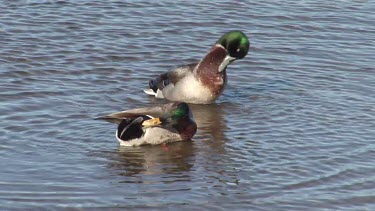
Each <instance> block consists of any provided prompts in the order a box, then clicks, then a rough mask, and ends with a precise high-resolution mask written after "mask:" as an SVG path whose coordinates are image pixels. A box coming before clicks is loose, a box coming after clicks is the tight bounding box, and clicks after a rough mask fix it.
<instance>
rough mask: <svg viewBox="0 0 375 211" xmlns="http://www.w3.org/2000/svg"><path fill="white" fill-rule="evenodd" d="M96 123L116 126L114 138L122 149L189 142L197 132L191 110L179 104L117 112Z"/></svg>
mask: <svg viewBox="0 0 375 211" xmlns="http://www.w3.org/2000/svg"><path fill="white" fill-rule="evenodd" d="M99 119H105V120H107V121H110V122H115V123H118V124H119V125H118V128H117V131H116V137H117V140H118V141H119V142H120V145H123V146H139V145H145V144H151V145H157V144H165V143H169V142H175V141H183V140H190V139H191V138H192V137H193V136H194V134H195V133H196V131H197V124H196V123H195V122H194V120H193V115H192V113H191V110H190V108H189V106H188V104H186V103H183V102H174V103H168V104H165V105H162V106H156V107H146V108H138V109H132V110H127V111H121V112H117V113H113V114H109V115H106V116H103V117H99Z"/></svg>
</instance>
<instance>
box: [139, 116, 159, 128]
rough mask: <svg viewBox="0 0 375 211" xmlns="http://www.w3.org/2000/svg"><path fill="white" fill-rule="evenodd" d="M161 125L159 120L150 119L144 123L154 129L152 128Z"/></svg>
mask: <svg viewBox="0 0 375 211" xmlns="http://www.w3.org/2000/svg"><path fill="white" fill-rule="evenodd" d="M160 124H161V121H160V119H159V118H152V119H148V120H146V121H143V123H142V125H143V126H145V127H152V126H156V125H160Z"/></svg>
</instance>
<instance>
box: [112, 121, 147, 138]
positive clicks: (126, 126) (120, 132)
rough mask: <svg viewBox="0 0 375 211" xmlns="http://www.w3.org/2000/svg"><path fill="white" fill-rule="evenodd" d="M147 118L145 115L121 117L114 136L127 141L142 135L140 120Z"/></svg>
mask: <svg viewBox="0 0 375 211" xmlns="http://www.w3.org/2000/svg"><path fill="white" fill-rule="evenodd" d="M146 119H149V118H148V117H147V116H140V117H137V118H135V119H123V120H122V121H121V122H120V124H119V126H118V128H117V133H116V136H117V138H118V139H120V140H122V141H128V140H132V139H135V138H140V137H142V136H143V134H144V131H143V130H142V122H143V121H145V120H146Z"/></svg>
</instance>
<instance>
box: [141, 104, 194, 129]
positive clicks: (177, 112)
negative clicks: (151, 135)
mask: <svg viewBox="0 0 375 211" xmlns="http://www.w3.org/2000/svg"><path fill="white" fill-rule="evenodd" d="M165 109H166V110H165V113H164V114H163V115H162V116H160V117H158V118H152V119H149V120H147V121H144V122H143V125H144V126H157V125H161V126H176V125H178V124H180V123H181V121H183V120H188V119H190V118H192V113H191V110H190V108H189V106H188V104H187V103H184V102H176V103H169V104H166V105H165Z"/></svg>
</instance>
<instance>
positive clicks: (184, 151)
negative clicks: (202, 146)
mask: <svg viewBox="0 0 375 211" xmlns="http://www.w3.org/2000/svg"><path fill="white" fill-rule="evenodd" d="M194 153H195V145H194V142H192V141H181V142H176V143H171V144H168V145H166V146H163V145H157V146H140V147H121V146H119V148H118V153H117V154H115V156H114V157H113V162H112V163H111V164H110V168H112V169H115V170H116V171H118V172H119V174H120V175H122V176H133V175H136V174H143V175H158V174H176V173H180V172H185V171H189V170H190V169H191V168H192V167H193V165H194Z"/></svg>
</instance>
